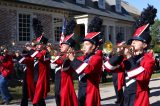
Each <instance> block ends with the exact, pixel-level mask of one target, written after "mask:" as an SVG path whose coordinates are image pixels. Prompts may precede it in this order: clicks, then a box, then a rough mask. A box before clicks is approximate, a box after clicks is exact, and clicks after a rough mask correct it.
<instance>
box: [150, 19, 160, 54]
mask: <svg viewBox="0 0 160 106" xmlns="http://www.w3.org/2000/svg"><path fill="white" fill-rule="evenodd" d="M150 34H151V36H152V41H151V44H152V45H154V47H153V50H154V52H160V47H159V46H160V44H159V42H158V37H160V20H158V19H156V20H155V23H154V24H153V25H152V26H151V33H150Z"/></svg>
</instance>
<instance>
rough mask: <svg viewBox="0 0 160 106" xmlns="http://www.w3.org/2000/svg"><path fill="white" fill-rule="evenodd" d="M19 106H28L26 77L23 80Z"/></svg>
mask: <svg viewBox="0 0 160 106" xmlns="http://www.w3.org/2000/svg"><path fill="white" fill-rule="evenodd" d="M21 106H28V90H27V81H26V75H24V78H23V85H22V99H21Z"/></svg>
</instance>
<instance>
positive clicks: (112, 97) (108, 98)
mask: <svg viewBox="0 0 160 106" xmlns="http://www.w3.org/2000/svg"><path fill="white" fill-rule="evenodd" d="M115 98H116V96H111V97H107V98H103V99H101V101H104V100H110V99H115Z"/></svg>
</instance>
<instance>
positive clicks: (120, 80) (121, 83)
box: [106, 59, 124, 91]
mask: <svg viewBox="0 0 160 106" xmlns="http://www.w3.org/2000/svg"><path fill="white" fill-rule="evenodd" d="M106 61H108V59H107V60H106ZM106 71H107V72H109V73H111V72H113V70H108V69H106ZM116 72H117V74H118V75H117V77H118V78H117V80H118V91H119V90H121V89H122V88H123V86H124V72H123V71H120V70H119V71H118V69H116Z"/></svg>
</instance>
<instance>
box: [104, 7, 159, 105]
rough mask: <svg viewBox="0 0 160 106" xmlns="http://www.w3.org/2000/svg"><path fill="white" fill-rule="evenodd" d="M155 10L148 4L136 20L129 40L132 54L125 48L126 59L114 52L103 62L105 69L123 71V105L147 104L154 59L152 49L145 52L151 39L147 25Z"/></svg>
mask: <svg viewBox="0 0 160 106" xmlns="http://www.w3.org/2000/svg"><path fill="white" fill-rule="evenodd" d="M156 12H157V10H156V9H155V8H154V7H153V6H150V5H149V7H148V8H147V9H145V10H144V11H143V12H142V13H141V17H140V19H139V20H138V21H137V25H138V27H137V29H136V31H135V33H134V35H133V37H132V38H131V40H129V43H130V45H131V46H133V47H134V48H135V53H134V56H133V55H131V54H130V53H129V50H128V49H125V50H124V55H125V57H126V58H127V59H126V60H124V55H121V54H115V55H114V56H113V57H111V58H110V59H109V60H108V61H107V62H105V63H104V65H105V67H106V69H107V70H111V71H112V70H115V71H122V70H123V71H124V72H125V91H124V102H123V106H149V94H148V85H149V81H150V78H151V75H152V72H153V67H154V64H155V60H154V58H153V52H152V50H151V51H148V52H147V51H146V49H147V47H149V44H150V41H151V36H150V34H149V26H150V25H152V24H153V23H154V18H155V17H156ZM120 51H121V50H120Z"/></svg>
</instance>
